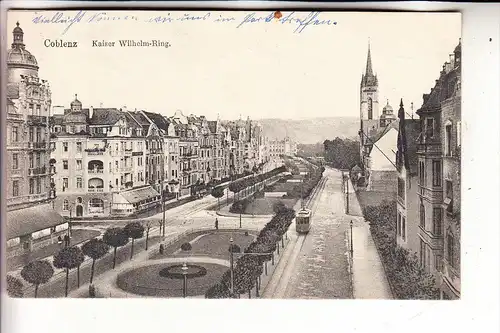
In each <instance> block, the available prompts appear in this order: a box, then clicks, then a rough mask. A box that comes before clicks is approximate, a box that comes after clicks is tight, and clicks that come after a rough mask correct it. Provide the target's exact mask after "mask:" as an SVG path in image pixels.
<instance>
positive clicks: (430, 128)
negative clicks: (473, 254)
mask: <svg viewBox="0 0 500 333" xmlns="http://www.w3.org/2000/svg"><path fill="white" fill-rule="evenodd" d="M460 82H461V44H460V43H459V45H458V46H457V47H456V48H455V50H454V52H453V53H452V54H450V60H449V61H448V62H446V63H445V64H444V65H443V69H442V71H441V72H440V76H439V78H438V79H437V80H436V84H435V86H434V87H433V88H432V90H431V92H430V93H429V94H424V96H423V100H424V102H423V105H422V107H421V108H420V109H419V110H418V111H417V114H418V115H419V116H420V120H421V128H422V133H421V134H420V136H419V145H418V166H419V168H418V172H419V182H418V188H419V190H418V196H419V201H420V202H419V210H418V212H419V241H420V250H419V257H420V262H421V264H422V267H424V269H425V270H426V271H428V272H429V273H432V274H433V275H435V276H436V278H437V279H438V282H439V284H440V286H441V296H442V298H450V299H456V298H459V297H460V146H461V144H460V137H461V134H460V133H461V106H460V105H461V84H460Z"/></svg>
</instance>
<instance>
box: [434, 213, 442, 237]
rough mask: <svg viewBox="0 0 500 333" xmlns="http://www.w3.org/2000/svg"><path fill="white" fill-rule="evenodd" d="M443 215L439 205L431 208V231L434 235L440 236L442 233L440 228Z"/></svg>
mask: <svg viewBox="0 0 500 333" xmlns="http://www.w3.org/2000/svg"><path fill="white" fill-rule="evenodd" d="M442 220H443V217H442V208H440V207H434V208H433V209H432V223H433V227H432V233H433V234H434V235H435V236H440V235H441V233H442V228H443V222H442Z"/></svg>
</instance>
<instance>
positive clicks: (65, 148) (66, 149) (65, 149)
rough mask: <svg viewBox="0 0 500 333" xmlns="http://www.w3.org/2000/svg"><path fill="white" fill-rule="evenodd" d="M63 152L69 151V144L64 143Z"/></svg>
mask: <svg viewBox="0 0 500 333" xmlns="http://www.w3.org/2000/svg"><path fill="white" fill-rule="evenodd" d="M63 151H64V152H67V151H68V143H67V142H63Z"/></svg>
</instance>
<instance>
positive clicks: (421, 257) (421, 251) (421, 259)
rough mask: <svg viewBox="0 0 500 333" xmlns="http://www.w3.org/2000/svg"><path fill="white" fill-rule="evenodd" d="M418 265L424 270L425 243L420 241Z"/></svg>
mask: <svg viewBox="0 0 500 333" xmlns="http://www.w3.org/2000/svg"><path fill="white" fill-rule="evenodd" d="M420 265H421V266H422V267H424V268H425V243H424V241H423V240H420Z"/></svg>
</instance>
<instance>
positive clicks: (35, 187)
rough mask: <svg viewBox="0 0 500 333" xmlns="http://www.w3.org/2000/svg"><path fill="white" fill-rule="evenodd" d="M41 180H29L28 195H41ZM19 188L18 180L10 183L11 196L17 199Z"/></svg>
mask: <svg viewBox="0 0 500 333" xmlns="http://www.w3.org/2000/svg"><path fill="white" fill-rule="evenodd" d="M42 185H43V184H42V180H41V179H40V178H36V179H34V178H31V179H30V180H29V194H40V193H42V187H43V186H42ZM20 192H21V187H20V183H19V180H13V181H12V196H13V197H17V196H19V195H20Z"/></svg>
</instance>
